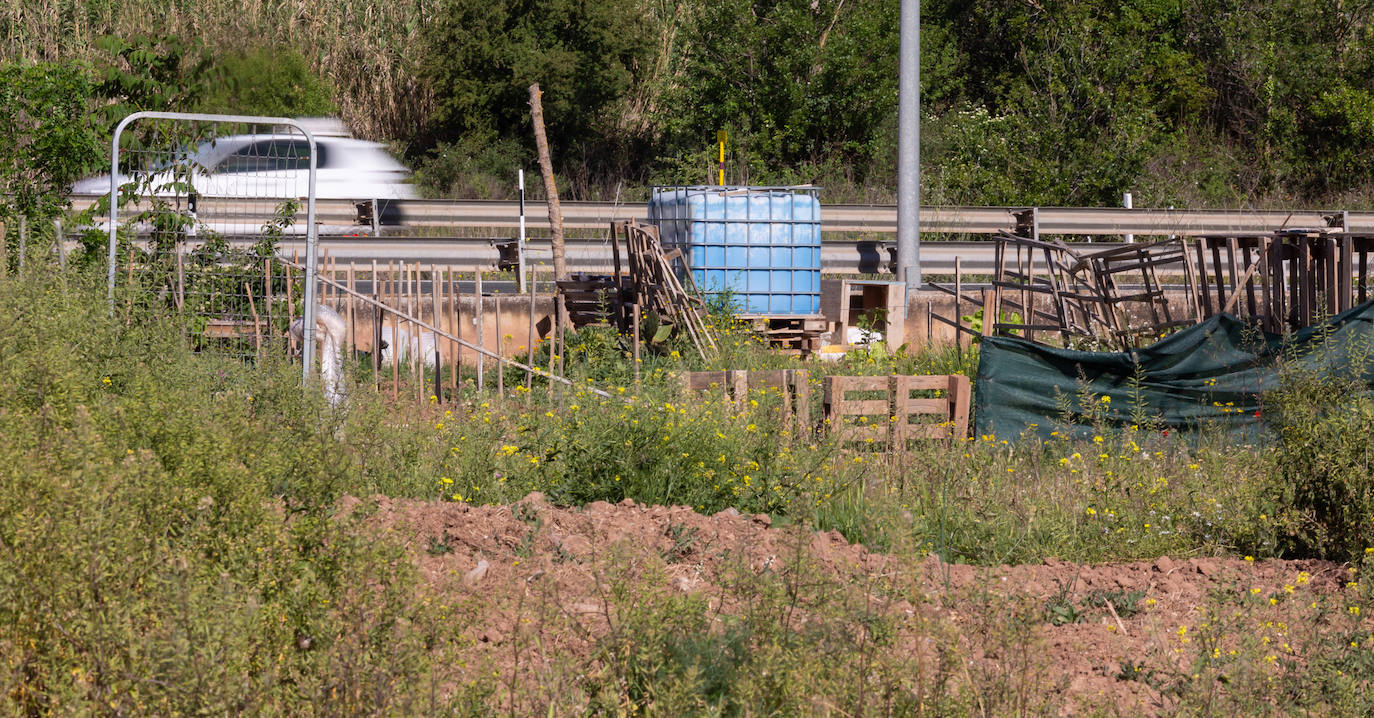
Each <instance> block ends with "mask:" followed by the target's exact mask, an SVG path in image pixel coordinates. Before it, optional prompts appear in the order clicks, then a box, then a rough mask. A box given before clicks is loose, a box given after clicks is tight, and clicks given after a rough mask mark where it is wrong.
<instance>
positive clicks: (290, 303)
mask: <svg viewBox="0 0 1374 718" xmlns="http://www.w3.org/2000/svg"><path fill="white" fill-rule="evenodd" d="M282 269H284V270H286V328H287V332H286V342H287V349H288V350H289V351H290V352H291V356H295V355H296V335H294V334H292V333H291V331H290V330H291V325H292V324H295V323H296V287H295V282H293V281H292V280H291V265H289V264H288V265H286V266H285V267H282Z"/></svg>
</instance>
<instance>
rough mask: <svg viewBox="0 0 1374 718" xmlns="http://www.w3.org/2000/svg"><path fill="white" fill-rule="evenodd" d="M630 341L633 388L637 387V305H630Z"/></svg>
mask: <svg viewBox="0 0 1374 718" xmlns="http://www.w3.org/2000/svg"><path fill="white" fill-rule="evenodd" d="M630 331H631V335H630V341H631V343H632V344H633V346H634V363H635V364H634V367H635V386H636V387H638V386H639V305H638V304H631V305H630Z"/></svg>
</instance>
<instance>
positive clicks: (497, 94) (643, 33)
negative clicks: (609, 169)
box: [420, 0, 652, 164]
mask: <svg viewBox="0 0 1374 718" xmlns="http://www.w3.org/2000/svg"><path fill="white" fill-rule="evenodd" d="M425 42H426V49H425V53H424V60H423V61H422V63H421V64H420V71H421V73H422V75H423V76H424V77H425V78H426V80H427V81H428V83H429V87H430V90H431V91H432V92H433V93H434V96H435V111H434V114H433V116H432V117H431V118H430V122H429V123H428V126H427V128H426V131H425V133H424V135H425V136H424V137H422V138H420V140H421V141H420V145H422V146H433V145H434V144H436V143H440V142H456V141H460V140H463V139H471V138H478V139H480V140H481V141H484V142H486V141H490V142H495V141H497V140H500V139H515V140H517V141H519V142H521V143H522V144H523V143H525V142H528V143H529V145H531V146H532V144H533V141H532V139H530V138H531V137H532V136H531V133H530V129H529V127H530V125H529V92H528V88H529V86H530V85H531V84H533V83H536V82H537V83H540V85H541V86H542V88H543V90H544V95H543V98H542V102H543V106H544V113H545V117H546V122H547V132H548V136H549V141H550V144H551V146H552V149H553V151H554V153H556V155H557V157H558V159H559V160H560V164H562V163H565V162H568V161H570V159H571V158H576V157H579V156H585V155H587V154H595V153H597V152H601V151H605V150H606V149H608V148H609V147H610V146H612V145H613V143H615V142H616V139H615V137H614V130H615V125H616V120H617V117H618V115H619V111H620V109H621V108H620V105H621V104H622V103H623V101H624V98H625V97H626V95H627V94H628V93H629V91H630V89H631V87H632V86H633V84H634V81H635V78H636V76H637V75H638V73H639V72H640V71H641V69H642V67H641V66H642V64H643V63H644V62H645V61H646V60H647V58H648V56H649V52H650V50H651V42H652V41H651V39H650V36H649V34H648V25H647V24H646V22H645V21H644V18H643V15H642V13H641V12H640V11H639V5H638V3H636V2H634V1H633V0H602V1H592V0H545V1H543V2H533V1H532V0H495V1H492V0H449V1H448V2H446V3H444V4H443V5H442V7H441V8H440V10H438V11H437V12H436V13H435V16H434V17H433V18H432V19H431V21H430V22H429V24H428V26H427V28H426V30H425Z"/></svg>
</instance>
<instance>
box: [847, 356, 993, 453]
mask: <svg viewBox="0 0 1374 718" xmlns="http://www.w3.org/2000/svg"><path fill="white" fill-rule="evenodd" d="M969 386H970V385H969V379H968V377H966V376H962V375H960V374H949V375H931V376H828V377H826V378H825V419H826V425H827V426H828V427H829V430H830V432H831V433H832V434H833V435H835V436H836V437H837V438H839V440H840V441H842V442H844V443H846V444H848V445H851V446H855V445H857V446H858V447H869V448H873V449H881V450H883V451H887V452H894V451H906V450H908V449H909V448H910V447H911V442H920V441H926V440H931V439H956V440H958V439H963V438H964V437H966V436H968V418H969V398H970V392H969Z"/></svg>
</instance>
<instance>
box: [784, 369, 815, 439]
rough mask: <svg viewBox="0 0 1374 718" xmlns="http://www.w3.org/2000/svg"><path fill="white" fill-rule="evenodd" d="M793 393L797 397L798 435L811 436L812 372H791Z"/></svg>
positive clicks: (792, 370)
mask: <svg viewBox="0 0 1374 718" xmlns="http://www.w3.org/2000/svg"><path fill="white" fill-rule="evenodd" d="M789 374H791V379H792V391H793V393H794V394H795V396H796V402H795V405H796V411H795V412H794V414H795V415H796V418H797V435H798V436H809V435H810V434H811V372H809V371H807V370H805V369H791V370H789Z"/></svg>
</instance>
